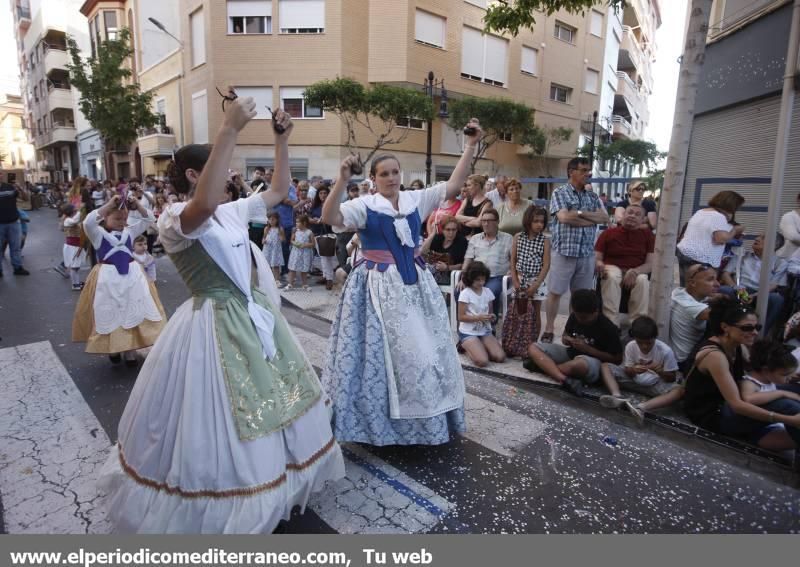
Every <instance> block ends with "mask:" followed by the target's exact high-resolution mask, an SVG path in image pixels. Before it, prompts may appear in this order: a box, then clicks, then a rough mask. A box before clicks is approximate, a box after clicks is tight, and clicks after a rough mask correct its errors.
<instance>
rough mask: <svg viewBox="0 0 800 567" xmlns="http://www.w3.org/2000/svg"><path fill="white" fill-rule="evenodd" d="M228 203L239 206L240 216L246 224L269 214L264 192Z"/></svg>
mask: <svg viewBox="0 0 800 567" xmlns="http://www.w3.org/2000/svg"><path fill="white" fill-rule="evenodd" d="M228 204H229V205H232V206H235V207H237V208H238V210H239V218H241V219H242V222H243V223H244V224H245V225H246V224H247V223H249V222H250V221H252V220H261V219H264V218H266V216H267V204H266V203H265V202H264V197H263V194H262V193H256V194H254V195H250V196H249V197H246V198H245V199H238V200H236V201H234V202H233V203H228ZM221 206H223V207H224V206H225V205H221Z"/></svg>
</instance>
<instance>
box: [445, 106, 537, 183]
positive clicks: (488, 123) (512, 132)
mask: <svg viewBox="0 0 800 567" xmlns="http://www.w3.org/2000/svg"><path fill="white" fill-rule="evenodd" d="M533 114H534V110H533V108H531V107H529V106H526V105H524V104H522V103H519V102H514V101H513V100H509V99H505V98H477V97H472V96H465V97H463V98H458V99H451V100H450V103H449V108H448V120H447V122H448V124H449V125H450V127H451V128H453V129H454V130H457V131H458V132H460V131H461V129H462V128H463V127H464V124H466V123H467V122H469V121H470V119H472V118H477V119H478V121H479V122H480V123H481V129H482V130H483V135H482V136H481V137H480V139H479V140H478V144H477V147H476V148H475V153H474V154H473V156H472V162H471V164H470V167H471V170H472V171H473V172H474V171H475V165H476V164H477V163H478V161H479V160H480V159H482V158H483V157H484V156H485V155H486V152H487V151H488V150H489V148H491V147H492V146H493V145H494V144H495V143H496V142H497V141H498V140H500V139H504V140H506V141H512V140H517V143H521V141H522V140H523V139H524V138H525V137H526V136H530V133H531V131H532V130H533V129H534V128H536V127H535V125H534V123H533Z"/></svg>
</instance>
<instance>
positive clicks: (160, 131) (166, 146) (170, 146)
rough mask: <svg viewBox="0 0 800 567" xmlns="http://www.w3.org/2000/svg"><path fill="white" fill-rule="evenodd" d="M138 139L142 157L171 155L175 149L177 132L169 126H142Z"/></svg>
mask: <svg viewBox="0 0 800 567" xmlns="http://www.w3.org/2000/svg"><path fill="white" fill-rule="evenodd" d="M136 141H137V143H138V144H139V153H140V154H141V155H142V157H151V158H157V157H170V156H171V155H172V152H173V151H175V134H173V133H172V129H171V128H170V127H169V126H156V127H155V128H142V129H141V130H139V138H138V139H137V140H136Z"/></svg>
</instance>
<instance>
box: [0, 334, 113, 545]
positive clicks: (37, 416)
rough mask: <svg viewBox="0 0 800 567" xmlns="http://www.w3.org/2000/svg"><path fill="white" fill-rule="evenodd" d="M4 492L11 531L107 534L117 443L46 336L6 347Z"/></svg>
mask: <svg viewBox="0 0 800 567" xmlns="http://www.w3.org/2000/svg"><path fill="white" fill-rule="evenodd" d="M0 376H2V377H3V386H4V392H3V395H2V396H0V495H2V499H3V508H4V519H5V525H6V531H7V532H8V533H11V534H22V533H28V534H34V533H36V534H73V533H108V532H109V531H110V525H109V524H108V522H106V520H105V510H104V509H103V506H102V502H101V501H100V497H99V495H98V493H97V489H96V479H97V476H98V473H99V471H100V468H101V467H102V465H103V463H104V462H105V460H106V458H107V456H108V454H109V451H110V448H111V441H110V440H109V439H108V436H106V434H105V431H104V430H103V428H102V427H101V426H100V423H99V422H98V421H97V418H96V417H95V416H94V414H93V413H92V410H91V409H90V408H89V406H88V405H87V404H86V402H85V400H84V399H83V396H81V393H80V392H79V391H78V389H77V387H76V386H75V384H74V382H73V381H72V378H70V376H69V374H68V373H67V370H66V368H64V366H63V365H62V364H61V361H60V360H59V359H58V356H56V353H55V352H54V351H53V348H52V346H51V345H50V343H49V342H48V341H43V342H38V343H31V344H27V345H22V346H18V347H12V348H5V349H0Z"/></svg>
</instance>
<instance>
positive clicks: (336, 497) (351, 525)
mask: <svg viewBox="0 0 800 567" xmlns="http://www.w3.org/2000/svg"><path fill="white" fill-rule="evenodd" d="M343 449H344V454H345V470H346V474H345V478H343V479H342V480H339V481H337V482H335V483H330V484H328V486H327V488H326V489H325V490H324V491H323V492H321V493H317V494H315V495H314V496H312V498H311V501H310V502H309V506H310V507H311V509H312V510H314V512H315V513H316V514H317V515H318V516H319V517H320V518H322V519H323V520H324V521H325V522H326V523H327V524H328V525H329V526H331V527H332V528H333V529H334V530H336V531H337V532H339V533H342V534H377V533H380V534H408V533H426V532H428V531H430V530H431V529H432V528H433V527H434V526H435V525H436V524H437V523H439V521H441V519H442V518H443V517H444V516H445V515H447V514H448V513H449V512H450V511H452V510H453V509H454V505H453V504H451V503H450V502H448V501H447V500H445V499H444V498H442V497H441V496H439V495H438V494H436V493H435V492H433V491H432V490H430V489H429V488H427V487H425V486H423V485H421V484H420V483H418V482H417V481H415V480H414V479H412V478H411V477H409V476H408V475H406V474H405V473H403V472H401V471H399V470H398V469H396V468H394V467H393V466H391V465H389V464H387V463H386V462H384V461H383V460H381V459H379V458H378V457H376V456H374V455H372V454H370V453H369V452H368V451H365V450H364V449H362V448H361V447H359V446H357V445H352V444H348V445H345V446H344V447H343Z"/></svg>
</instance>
